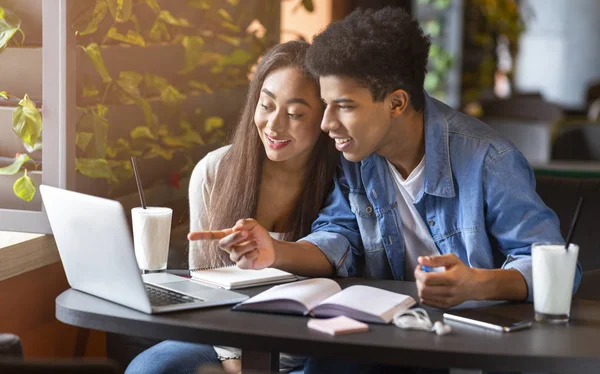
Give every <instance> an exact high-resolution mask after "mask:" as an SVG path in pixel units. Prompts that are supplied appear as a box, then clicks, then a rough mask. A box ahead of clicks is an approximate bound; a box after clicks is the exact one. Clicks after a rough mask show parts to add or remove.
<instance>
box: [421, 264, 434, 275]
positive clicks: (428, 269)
mask: <svg viewBox="0 0 600 374" xmlns="http://www.w3.org/2000/svg"><path fill="white" fill-rule="evenodd" d="M421 270H423V271H424V272H426V273H431V272H432V271H433V269H432V268H430V267H429V266H425V265H421Z"/></svg>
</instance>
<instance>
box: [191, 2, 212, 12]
mask: <svg viewBox="0 0 600 374" xmlns="http://www.w3.org/2000/svg"><path fill="white" fill-rule="evenodd" d="M188 5H189V6H191V7H192V8H197V9H201V10H208V9H210V2H209V1H208V0H189V1H188Z"/></svg>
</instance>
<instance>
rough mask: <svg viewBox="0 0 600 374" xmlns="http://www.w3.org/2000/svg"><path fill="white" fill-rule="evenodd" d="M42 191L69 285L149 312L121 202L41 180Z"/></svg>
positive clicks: (148, 304) (148, 303)
mask: <svg viewBox="0 0 600 374" xmlns="http://www.w3.org/2000/svg"><path fill="white" fill-rule="evenodd" d="M40 192H41V194H42V200H43V202H44V206H45V207H46V212H47V214H48V220H49V221H50V227H51V228H52V232H53V234H54V238H55V240H56V245H57V247H58V252H59V254H60V258H61V260H62V264H63V267H64V269H65V273H66V275H67V280H68V281H69V285H71V287H72V288H75V289H77V290H80V291H83V292H87V293H89V294H92V295H95V296H98V297H101V298H104V299H107V300H110V301H113V302H115V303H119V304H122V305H126V306H128V307H130V308H134V309H137V310H140V311H143V312H146V313H151V310H152V308H151V306H150V301H149V300H148V296H147V295H146V291H145V288H144V284H143V282H142V278H141V275H140V272H139V269H138V266H137V262H136V260H135V252H134V249H133V241H132V238H131V234H130V232H129V225H128V223H127V217H126V215H125V211H124V209H123V207H122V206H121V204H120V203H119V202H117V201H113V200H108V199H103V198H99V197H95V196H89V195H84V194H81V193H77V192H72V191H67V190H62V189H59V188H54V187H50V186H44V185H42V186H40Z"/></svg>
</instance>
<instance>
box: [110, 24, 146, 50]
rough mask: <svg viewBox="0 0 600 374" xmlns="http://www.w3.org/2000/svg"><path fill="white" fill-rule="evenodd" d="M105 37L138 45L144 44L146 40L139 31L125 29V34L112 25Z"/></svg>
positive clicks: (143, 45) (142, 45)
mask: <svg viewBox="0 0 600 374" xmlns="http://www.w3.org/2000/svg"><path fill="white" fill-rule="evenodd" d="M106 37H107V38H110V39H113V40H117V41H120V42H123V43H127V44H133V45H138V46H140V47H145V46H146V41H145V40H144V37H143V36H142V35H141V34H140V33H139V32H137V31H134V30H127V34H126V35H123V34H121V33H120V32H119V30H117V28H116V27H115V26H113V27H111V28H110V29H108V32H107V33H106Z"/></svg>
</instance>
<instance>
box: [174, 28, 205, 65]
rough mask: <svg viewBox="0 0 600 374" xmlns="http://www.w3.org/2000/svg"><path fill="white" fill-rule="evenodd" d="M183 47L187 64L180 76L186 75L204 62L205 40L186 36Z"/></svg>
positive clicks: (182, 42) (182, 41) (182, 43)
mask: <svg viewBox="0 0 600 374" xmlns="http://www.w3.org/2000/svg"><path fill="white" fill-rule="evenodd" d="M181 45H182V46H183V48H184V50H185V64H184V66H183V68H182V69H181V70H180V71H179V74H186V73H189V72H191V71H193V70H194V69H196V68H197V67H198V65H200V63H201V61H202V51H203V49H204V39H202V38H201V37H199V36H184V37H183V39H182V40H181Z"/></svg>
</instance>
